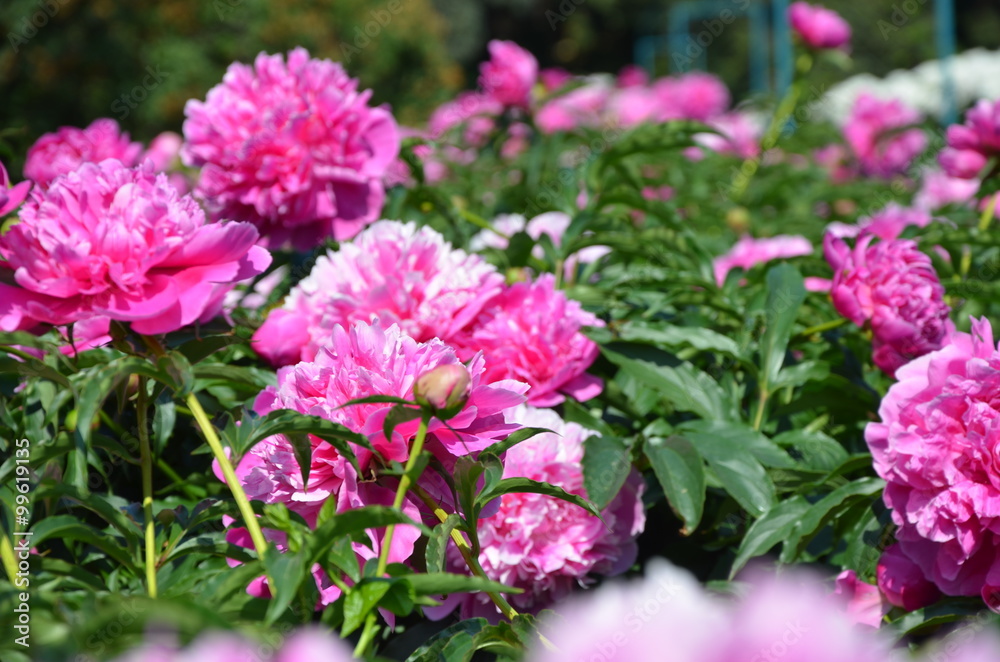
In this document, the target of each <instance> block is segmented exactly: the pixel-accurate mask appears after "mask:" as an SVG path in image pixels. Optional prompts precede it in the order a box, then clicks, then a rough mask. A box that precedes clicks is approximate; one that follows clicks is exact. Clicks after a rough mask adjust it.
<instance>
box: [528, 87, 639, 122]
mask: <svg viewBox="0 0 1000 662" xmlns="http://www.w3.org/2000/svg"><path fill="white" fill-rule="evenodd" d="M621 93H622V92H618V93H617V94H621ZM611 94H612V88H611V87H610V86H609V85H607V84H605V83H603V82H594V83H588V84H587V85H583V86H581V87H578V88H576V89H574V90H570V91H569V92H567V93H566V94H560V95H559V96H556V97H553V98H552V99H550V100H549V101H547V102H546V103H545V105H543V106H542V107H541V108H540V109H539V110H538V111H537V112H536V113H535V124H536V125H537V126H538V129H539V130H540V131H541V132H542V133H555V132H557V131H572V130H573V129H576V128H577V127H594V126H600V124H601V117H602V115H603V114H604V111H605V106H606V105H607V104H608V100H609V98H610V97H611Z"/></svg>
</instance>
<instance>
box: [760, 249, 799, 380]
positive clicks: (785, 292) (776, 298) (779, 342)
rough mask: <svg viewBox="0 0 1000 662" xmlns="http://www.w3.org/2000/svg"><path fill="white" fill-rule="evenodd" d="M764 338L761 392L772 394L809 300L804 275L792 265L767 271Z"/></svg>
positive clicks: (761, 345)
mask: <svg viewBox="0 0 1000 662" xmlns="http://www.w3.org/2000/svg"><path fill="white" fill-rule="evenodd" d="M766 283H767V303H766V304H765V323H766V327H765V330H764V337H763V338H762V339H761V343H760V353H761V372H760V375H761V389H762V390H763V391H764V392H770V391H771V390H773V388H775V384H776V383H777V381H778V373H779V372H780V371H781V366H782V364H783V363H784V361H785V351H786V350H787V349H788V340H789V338H791V335H792V325H793V324H795V318H796V317H797V316H798V313H799V308H800V307H801V306H802V302H803V301H805V298H806V289H805V286H804V285H803V281H802V274H800V273H799V270H798V269H796V268H795V267H793V266H792V265H790V264H779V265H777V266H775V267H772V268H771V269H769V270H768V272H767V277H766Z"/></svg>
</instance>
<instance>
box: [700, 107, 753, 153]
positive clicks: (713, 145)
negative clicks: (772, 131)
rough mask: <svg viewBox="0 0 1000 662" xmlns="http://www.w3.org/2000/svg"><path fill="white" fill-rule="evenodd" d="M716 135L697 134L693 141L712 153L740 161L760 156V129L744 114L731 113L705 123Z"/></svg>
mask: <svg viewBox="0 0 1000 662" xmlns="http://www.w3.org/2000/svg"><path fill="white" fill-rule="evenodd" d="M705 123H706V124H708V126H710V127H712V128H713V129H715V130H716V131H718V133H699V134H697V135H696V136H695V137H694V139H695V141H696V142H697V143H698V144H699V145H701V146H703V147H707V148H708V149H710V150H712V151H713V152H718V153H719V154H729V155H731V156H736V157H738V158H741V159H752V158H755V157H757V156H759V155H760V129H759V127H757V126H756V125H755V124H754V123H753V122H752V121H751V120H750V117H749V116H747V115H746V114H745V113H739V112H732V113H726V114H724V115H719V116H717V117H714V118H712V119H709V120H707V121H706V122H705Z"/></svg>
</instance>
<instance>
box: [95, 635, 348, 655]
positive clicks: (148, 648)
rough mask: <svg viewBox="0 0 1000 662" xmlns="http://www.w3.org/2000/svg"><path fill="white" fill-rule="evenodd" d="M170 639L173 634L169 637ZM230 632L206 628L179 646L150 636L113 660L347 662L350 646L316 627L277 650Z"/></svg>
mask: <svg viewBox="0 0 1000 662" xmlns="http://www.w3.org/2000/svg"><path fill="white" fill-rule="evenodd" d="M171 639H172V638H171ZM271 643H273V639H270V640H268V643H265V644H264V645H260V644H256V643H254V642H252V641H249V640H246V639H243V638H242V637H240V636H238V635H235V634H233V633H229V632H225V633H223V632H209V633H205V634H202V635H200V636H199V637H198V638H197V639H196V640H195V641H194V642H192V643H191V644H190V645H188V646H187V647H185V648H184V649H183V650H182V649H180V648H179V647H178V646H177V644H176V641H175V640H168V641H166V642H164V641H157V640H156V639H155V638H154V637H151V638H150V640H149V641H147V642H146V643H144V644H143V645H142V646H140V647H139V648H136V649H134V650H131V651H129V652H128V653H126V654H125V655H123V656H121V657H117V658H115V662H314V661H315V660H323V662H349V661H350V660H351V659H352V655H351V650H350V649H349V648H348V647H347V646H346V645H345V644H344V643H343V642H342V641H341V640H340V638H339V637H337V636H336V635H334V634H332V633H330V632H325V631H323V630H320V629H319V628H310V627H307V628H302V629H300V630H298V631H296V632H295V633H294V634H292V636H290V637H289V638H288V639H287V640H285V641H284V642H282V644H281V646H280V648H279V650H278V651H277V652H276V653H274V654H271V651H273V650H274V647H273V646H271V645H270V644H271Z"/></svg>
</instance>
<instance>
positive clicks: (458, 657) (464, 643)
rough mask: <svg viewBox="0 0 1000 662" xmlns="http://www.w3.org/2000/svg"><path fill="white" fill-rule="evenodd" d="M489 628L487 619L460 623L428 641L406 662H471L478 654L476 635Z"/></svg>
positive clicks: (473, 619) (474, 619)
mask: <svg viewBox="0 0 1000 662" xmlns="http://www.w3.org/2000/svg"><path fill="white" fill-rule="evenodd" d="M487 627H489V623H488V622H487V620H486V619H485V618H470V619H468V620H464V621H459V622H458V623H455V624H454V625H452V626H450V627H447V628H445V629H444V630H441V631H440V632H438V633H437V634H435V635H434V636H433V637H431V638H430V639H428V640H427V641H426V642H425V643H424V644H423V645H422V646H421V647H420V648H418V649H417V650H415V651H413V653H412V654H411V655H410V656H409V657H408V658H406V662H469V661H470V660H471V659H472V654H473V653H475V652H476V641H475V635H476V634H478V633H479V632H480V631H482V630H483V629H485V628H487Z"/></svg>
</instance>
